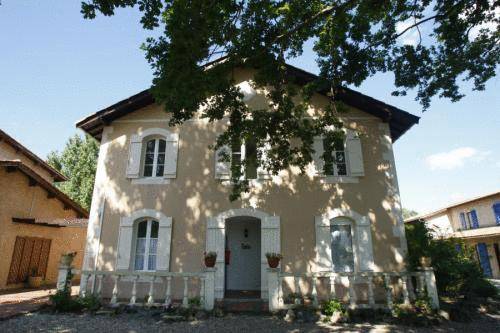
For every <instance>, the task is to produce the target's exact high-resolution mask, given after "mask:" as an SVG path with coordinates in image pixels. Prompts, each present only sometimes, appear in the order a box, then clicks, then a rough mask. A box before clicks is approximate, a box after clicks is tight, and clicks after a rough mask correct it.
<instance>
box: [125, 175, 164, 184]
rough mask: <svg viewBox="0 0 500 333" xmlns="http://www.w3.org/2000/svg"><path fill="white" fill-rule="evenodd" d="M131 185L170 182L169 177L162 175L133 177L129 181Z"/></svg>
mask: <svg viewBox="0 0 500 333" xmlns="http://www.w3.org/2000/svg"><path fill="white" fill-rule="evenodd" d="M131 184H132V185H166V184H170V179H167V178H163V177H143V178H133V179H132V181H131Z"/></svg>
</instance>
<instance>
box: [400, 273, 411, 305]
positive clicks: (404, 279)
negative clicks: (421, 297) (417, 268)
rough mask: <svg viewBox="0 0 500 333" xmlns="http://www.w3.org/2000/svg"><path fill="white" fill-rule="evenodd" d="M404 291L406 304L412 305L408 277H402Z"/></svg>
mask: <svg viewBox="0 0 500 333" xmlns="http://www.w3.org/2000/svg"><path fill="white" fill-rule="evenodd" d="M400 280H401V285H402V291H403V301H404V304H406V305H408V304H410V296H409V294H408V277H407V276H406V275H401V276H400Z"/></svg>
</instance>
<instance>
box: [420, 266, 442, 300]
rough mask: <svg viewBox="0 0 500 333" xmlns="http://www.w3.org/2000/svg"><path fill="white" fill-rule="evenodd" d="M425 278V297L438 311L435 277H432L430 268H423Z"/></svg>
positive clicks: (432, 272)
mask: <svg viewBox="0 0 500 333" xmlns="http://www.w3.org/2000/svg"><path fill="white" fill-rule="evenodd" d="M422 270H423V271H424V277H425V287H426V289H427V296H429V298H430V299H431V306H432V307H433V308H434V309H436V310H438V309H439V295H438V291H437V285H436V277H435V275H434V270H433V269H432V267H423V268H422Z"/></svg>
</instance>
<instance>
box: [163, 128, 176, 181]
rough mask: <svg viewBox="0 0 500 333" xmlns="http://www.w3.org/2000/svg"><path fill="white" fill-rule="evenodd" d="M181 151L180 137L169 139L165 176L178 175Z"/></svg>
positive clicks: (166, 150) (166, 151)
mask: <svg viewBox="0 0 500 333" xmlns="http://www.w3.org/2000/svg"><path fill="white" fill-rule="evenodd" d="M178 153H179V139H178V137H177V136H174V137H173V138H172V139H167V141H166V146H165V168H164V170H163V176H164V177H165V178H175V177H177V155H178Z"/></svg>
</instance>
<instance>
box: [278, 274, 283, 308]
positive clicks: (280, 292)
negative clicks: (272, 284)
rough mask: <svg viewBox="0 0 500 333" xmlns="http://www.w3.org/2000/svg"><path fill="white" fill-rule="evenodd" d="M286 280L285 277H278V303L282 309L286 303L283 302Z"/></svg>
mask: <svg viewBox="0 0 500 333" xmlns="http://www.w3.org/2000/svg"><path fill="white" fill-rule="evenodd" d="M284 280H285V278H284V277H283V276H280V277H278V302H279V305H280V307H282V306H283V304H284V301H283V281H284Z"/></svg>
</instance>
